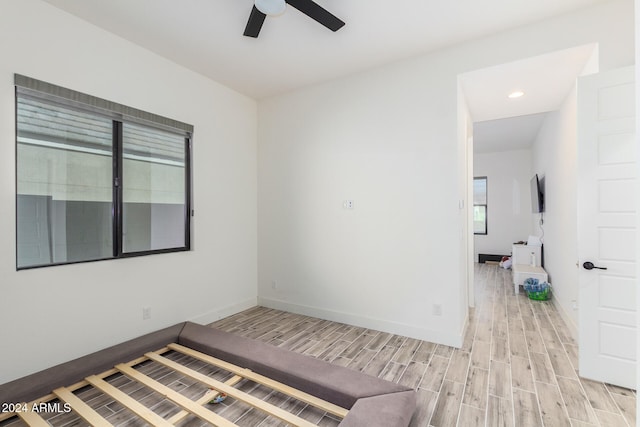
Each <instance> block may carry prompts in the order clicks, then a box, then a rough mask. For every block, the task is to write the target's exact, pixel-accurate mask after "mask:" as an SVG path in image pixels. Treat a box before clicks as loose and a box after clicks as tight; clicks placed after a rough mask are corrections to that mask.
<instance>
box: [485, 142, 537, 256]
mask: <svg viewBox="0 0 640 427" xmlns="http://www.w3.org/2000/svg"><path fill="white" fill-rule="evenodd" d="M531 171H532V157H531V150H511V151H500V152H493V153H475V154H474V157H473V174H474V176H486V177H487V187H488V188H487V198H488V200H487V231H488V233H487V234H486V235H479V234H478V235H475V236H474V241H475V260H476V261H477V260H478V254H497V255H509V254H510V253H511V245H512V244H513V243H514V242H517V241H520V240H524V241H526V240H527V237H528V236H529V234H532V229H531V217H532V215H533V214H532V213H531V195H530V189H529V180H530V179H531V177H532V176H533V174H532V172H531Z"/></svg>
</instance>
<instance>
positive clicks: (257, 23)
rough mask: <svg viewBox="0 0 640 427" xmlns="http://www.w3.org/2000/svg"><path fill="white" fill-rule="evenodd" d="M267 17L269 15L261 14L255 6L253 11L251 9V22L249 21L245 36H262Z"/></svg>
mask: <svg viewBox="0 0 640 427" xmlns="http://www.w3.org/2000/svg"><path fill="white" fill-rule="evenodd" d="M266 17H267V15H265V14H264V13H262V12H260V11H259V10H258V9H257V8H256V7H255V5H254V6H253V9H251V15H249V20H248V21H247V27H246V28H245V29H244V35H245V36H247V37H253V38H256V37H258V34H260V30H261V29H262V24H264V19H265V18H266Z"/></svg>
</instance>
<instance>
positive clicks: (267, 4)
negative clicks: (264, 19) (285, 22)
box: [255, 0, 287, 16]
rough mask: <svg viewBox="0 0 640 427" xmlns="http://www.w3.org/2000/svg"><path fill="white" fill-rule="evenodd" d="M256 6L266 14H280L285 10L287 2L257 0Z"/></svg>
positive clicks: (283, 0)
mask: <svg viewBox="0 0 640 427" xmlns="http://www.w3.org/2000/svg"><path fill="white" fill-rule="evenodd" d="M255 1H256V8H257V9H258V10H259V11H260V12H262V13H264V14H265V15H270V16H273V15H280V14H281V13H283V12H284V10H285V8H286V7H287V4H286V2H285V0H255Z"/></svg>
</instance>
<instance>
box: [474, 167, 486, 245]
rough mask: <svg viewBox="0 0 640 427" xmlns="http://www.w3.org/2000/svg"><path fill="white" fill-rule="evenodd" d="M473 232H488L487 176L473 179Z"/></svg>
mask: <svg viewBox="0 0 640 427" xmlns="http://www.w3.org/2000/svg"><path fill="white" fill-rule="evenodd" d="M473 233H474V234H487V177H486V176H485V177H478V178H474V179H473Z"/></svg>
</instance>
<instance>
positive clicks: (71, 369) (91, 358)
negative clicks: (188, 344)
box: [0, 323, 184, 403]
mask: <svg viewBox="0 0 640 427" xmlns="http://www.w3.org/2000/svg"><path fill="white" fill-rule="evenodd" d="M183 326H184V323H179V324H177V325H174V326H170V327H168V328H165V329H161V330H159V331H155V332H151V333H150V334H146V335H143V336H141V337H138V338H134V339H132V340H129V341H126V342H124V343H121V344H118V345H115V346H113V347H109V348H106V349H104V350H100V351H97V352H95V353H92V354H89V355H86V356H82V357H80V358H78V359H75V360H72V361H70V362H66V363H62V364H60V365H57V366H54V367H52V368H49V369H45V370H43V371H40V372H36V373H35V374H31V375H28V376H26V377H22V378H18V379H17V380H15V381H10V382H8V383H4V384H2V385H0V403H2V402H30V401H32V400H35V399H37V398H39V397H42V396H45V395H47V394H49V393H51V391H52V390H54V389H56V388H58V387H63V386H68V385H71V384H75V383H77V382H78V381H82V380H83V379H84V378H85V377H87V376H89V375H93V374H99V373H100V372H104V371H106V370H109V369H111V368H113V367H114V366H115V365H117V364H118V363H125V362H128V361H130V360H133V359H136V358H138V357H140V356H142V355H143V354H144V353H146V352H149V351H154V350H157V349H159V348H162V347H164V346H166V345H167V344H171V343H174V342H176V340H177V339H178V335H179V334H180V331H181V330H182V327H183Z"/></svg>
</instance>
